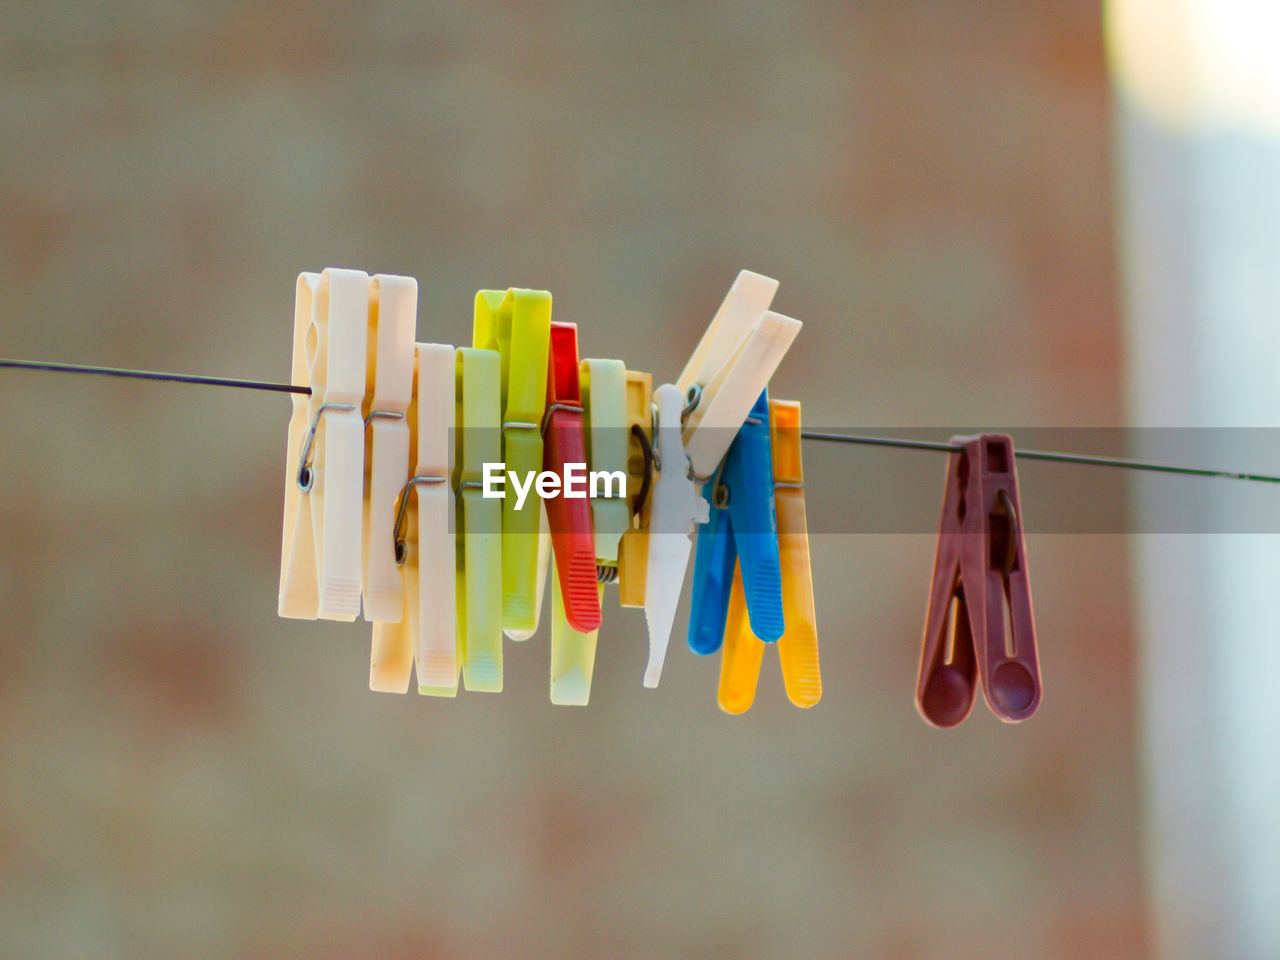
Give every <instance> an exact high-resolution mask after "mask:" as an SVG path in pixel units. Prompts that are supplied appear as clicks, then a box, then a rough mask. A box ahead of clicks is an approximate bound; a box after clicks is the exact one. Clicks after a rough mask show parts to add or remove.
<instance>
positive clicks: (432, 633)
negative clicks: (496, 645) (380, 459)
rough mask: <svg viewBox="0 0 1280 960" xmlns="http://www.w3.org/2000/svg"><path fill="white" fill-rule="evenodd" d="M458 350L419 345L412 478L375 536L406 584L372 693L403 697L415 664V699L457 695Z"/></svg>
mask: <svg viewBox="0 0 1280 960" xmlns="http://www.w3.org/2000/svg"><path fill="white" fill-rule="evenodd" d="M455 353H456V351H455V350H454V348H453V347H448V346H444V345H443V344H439V343H419V344H417V345H416V347H415V350H414V358H415V362H414V367H413V392H412V396H413V399H412V401H411V402H410V404H409V409H408V417H407V422H408V426H409V441H410V442H409V447H410V454H411V456H412V458H413V463H414V468H413V473H412V474H408V479H407V480H404V481H402V483H401V487H400V491H399V492H398V494H397V496H396V501H395V504H394V514H393V518H392V519H390V520H388V521H387V523H386V525H385V526H374V527H373V528H372V530H371V531H370V534H371V538H372V539H374V540H377V539H383V538H385V540H386V541H387V543H388V544H389V545H390V546H389V549H390V551H391V554H392V557H393V562H394V563H395V564H396V565H398V566H397V570H396V572H397V575H398V576H400V577H401V578H402V584H403V586H402V589H401V595H402V604H403V606H402V609H401V614H400V617H399V622H397V623H392V622H375V623H374V625H373V650H372V655H371V657H370V661H369V688H370V689H371V690H383V691H386V692H389V693H404V692H405V691H406V690H407V689H408V686H409V675H410V671H411V669H412V667H413V665H414V663H415V661H416V663H417V670H418V692H419V693H423V694H433V695H436V696H449V697H452V696H455V695H456V694H457V692H458V667H459V658H458V629H457V602H456V593H455V577H456V571H455V562H456V561H455V556H456V550H455V545H454V535H453V531H452V527H451V524H450V519H449V515H450V512H451V509H452V507H453V491H452V489H451V487H450V482H449V475H450V470H449V460H450V454H451V453H452V449H451V447H452V443H451V441H452V437H451V436H450V427H451V426H452V425H453V420H454V376H455V373H454V371H455V367H456V363H457V361H456V359H455Z"/></svg>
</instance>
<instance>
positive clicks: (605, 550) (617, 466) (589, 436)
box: [551, 360, 631, 706]
mask: <svg viewBox="0 0 1280 960" xmlns="http://www.w3.org/2000/svg"><path fill="white" fill-rule="evenodd" d="M578 383H579V385H580V387H581V391H582V419H583V432H584V439H585V441H586V452H587V470H588V471H589V474H590V476H592V477H593V478H595V477H598V475H599V474H600V473H605V474H608V475H609V476H608V477H605V478H600V479H598V480H597V481H596V483H595V485H594V486H593V487H592V488H590V489H589V490H588V492H589V493H590V495H591V521H592V531H593V533H594V535H595V552H596V564H597V565H598V567H601V568H610V569H612V570H615V571H616V569H617V566H618V541H619V540H620V539H621V537H622V535H623V533H625V532H626V531H627V529H628V528H629V527H630V525H631V510H630V508H629V507H628V506H627V499H626V496H627V436H628V434H627V369H626V365H625V364H624V363H623V362H622V361H621V360H583V361H582V362H581V363H580V364H579V366H578ZM551 579H552V584H553V586H552V595H551V702H552V703H556V704H568V705H576V706H584V705H585V704H586V703H587V700H588V699H589V697H590V695H591V675H592V671H593V669H594V667H595V660H596V639H597V636H598V634H599V630H592V631H591V632H590V633H581V632H579V631H577V630H574V629H573V627H571V626H570V625H569V622H568V620H567V619H566V617H565V612H564V603H563V601H562V599H561V596H560V578H559V577H552V578H551ZM596 589H597V590H598V591H599V595H600V597H601V599H602V600H603V598H604V585H603V584H600V585H598V586H597V588H596Z"/></svg>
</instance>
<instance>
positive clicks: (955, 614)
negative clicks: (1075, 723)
mask: <svg viewBox="0 0 1280 960" xmlns="http://www.w3.org/2000/svg"><path fill="white" fill-rule="evenodd" d="M951 442H952V444H953V445H957V446H963V448H964V449H963V450H960V451H957V452H955V453H952V454H951V455H950V458H949V463H948V468H947V487H946V493H945V496H944V500H943V504H942V519H941V522H940V524H939V533H938V547H937V552H936V553H935V555H934V564H933V582H932V586H931V589H930V594H929V608H928V612H927V614H926V618H925V634H924V650H923V652H922V655H921V659H920V677H919V681H918V683H917V685H916V706H917V708H918V709H919V711H920V714H921V716H922V717H924V719H925V720H927V721H928V722H929V723H931V724H933V725H934V726H937V727H953V726H955V725H956V724H958V723H960V722H961V721H962V720H964V718H965V717H967V716H968V715H969V712H970V710H972V708H973V702H974V698H975V694H976V688H977V684H978V683H981V684H982V688H983V692H984V695H985V697H986V700H987V705H988V706H989V707H990V708H991V711H992V712H993V713H994V714H995V715H996V716H997V717H999V718H1000V719H1001V720H1004V721H1006V722H1008V723H1014V722H1017V721H1020V720H1025V719H1027V718H1028V717H1030V716H1031V715H1032V714H1033V713H1035V711H1036V708H1037V707H1038V706H1039V704H1040V665H1039V658H1038V655H1037V651H1036V638H1035V618H1034V616H1033V613H1032V607H1031V588H1030V584H1029V581H1028V579H1027V558H1026V546H1025V544H1024V540H1023V524H1022V507H1021V501H1020V500H1019V497H1018V475H1017V469H1016V466H1015V463H1014V450H1013V441H1012V439H1010V438H1009V437H1008V436H1005V435H1003V434H980V435H978V436H973V437H952V438H951ZM1006 604H1007V606H1008V619H1009V625H1010V628H1011V632H1012V635H1011V636H1010V637H1009V638H1008V640H1007V641H1006V638H1005V630H1004V625H1005V605H1006Z"/></svg>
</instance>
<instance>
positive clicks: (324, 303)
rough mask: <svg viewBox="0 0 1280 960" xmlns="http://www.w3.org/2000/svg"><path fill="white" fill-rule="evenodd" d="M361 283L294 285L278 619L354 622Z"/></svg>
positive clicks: (306, 279) (302, 280) (352, 273)
mask: <svg viewBox="0 0 1280 960" xmlns="http://www.w3.org/2000/svg"><path fill="white" fill-rule="evenodd" d="M368 326H369V275H368V274H366V273H365V272H364V271H362V270H338V269H334V268H332V267H331V268H329V269H326V270H325V271H324V272H323V273H319V274H316V273H303V274H300V275H299V276H298V285H297V294H296V298H295V301H294V316H293V375H292V382H293V383H295V384H299V385H305V386H309V387H311V394H310V396H304V395H300V394H295V395H294V397H293V415H292V417H291V418H290V420H289V447H288V453H287V458H286V464H285V494H284V535H283V538H282V539H283V543H282V548H281V557H280V603H279V612H280V616H282V617H294V618H298V619H303V620H312V619H315V618H317V617H320V618H323V619H326V620H354V619H355V618H356V616H357V615H358V614H359V613H360V566H361V557H362V551H361V539H362V537H361V534H362V520H363V517H362V512H363V511H362V503H363V493H364V423H363V420H362V419H361V414H360V407H361V404H362V402H363V400H364V392H365V376H366V371H365V353H366V341H367V338H368Z"/></svg>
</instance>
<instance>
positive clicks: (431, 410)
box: [279, 269, 822, 712]
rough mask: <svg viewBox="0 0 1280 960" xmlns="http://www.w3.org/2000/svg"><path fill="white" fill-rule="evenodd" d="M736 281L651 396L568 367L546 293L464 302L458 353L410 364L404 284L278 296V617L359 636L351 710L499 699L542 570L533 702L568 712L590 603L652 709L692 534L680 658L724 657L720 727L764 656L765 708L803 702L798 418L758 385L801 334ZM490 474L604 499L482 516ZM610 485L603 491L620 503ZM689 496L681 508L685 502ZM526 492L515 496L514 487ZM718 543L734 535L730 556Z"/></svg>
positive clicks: (614, 378)
mask: <svg viewBox="0 0 1280 960" xmlns="http://www.w3.org/2000/svg"><path fill="white" fill-rule="evenodd" d="M777 286H778V285H777V282H776V281H774V280H771V279H769V278H767V277H763V276H760V275H759V274H754V273H750V272H748V271H743V272H742V273H741V274H740V275H739V276H738V278H737V280H736V281H735V283H734V284H733V287H732V288H731V289H730V291H729V293H728V295H727V297H726V298H725V300H724V303H723V304H722V305H721V307H720V309H719V310H718V311H717V313H716V315H715V317H714V319H713V320H712V321H711V324H710V326H709V327H708V329H707V331H706V333H705V334H704V336H703V337H702V340H701V341H700V342H699V344H698V347H697V349H696V350H695V351H694V353H693V356H692V357H691V359H690V360H689V362H688V364H687V365H686V367H685V369H684V371H683V373H681V375H680V377H679V378H678V379H677V380H676V382H675V383H674V384H672V383H666V384H663V385H661V386H659V387H658V388H657V389H656V390H655V389H653V386H652V377H651V375H650V374H648V373H642V372H639V371H635V370H628V369H627V368H626V366H625V364H624V363H623V362H622V361H620V360H592V359H583V360H579V357H578V331H577V326H576V325H575V324H572V323H560V322H553V321H552V319H551V296H550V294H549V293H546V292H545V291H538V290H523V289H510V290H505V291H497V290H492V291H491V290H482V291H480V292H479V293H478V294H477V295H476V301H475V322H474V337H473V346H470V347H452V346H445V345H441V344H433V343H415V342H414V337H415V330H416V320H417V283H416V282H415V281H414V280H413V279H411V278H408V277H398V276H387V275H375V276H373V277H370V276H369V275H368V274H366V273H364V272H363V271H358V270H339V269H328V270H325V271H324V272H323V273H319V274H316V273H303V274H302V275H301V276H299V278H298V284H297V299H296V304H295V314H294V344H293V380H292V382H293V383H294V384H297V385H305V386H307V387H309V388H310V393H309V394H308V395H296V396H295V397H294V400H293V403H294V408H293V416H292V418H291V420H290V423H289V440H288V463H287V468H286V482H285V514H284V538H283V550H282V560H281V573H280V605H279V611H280V614H281V615H282V616H286V617H297V618H304V619H314V618H317V617H319V618H324V619H333V620H353V619H355V618H356V617H357V616H358V615H359V614H360V612H361V609H362V608H363V614H364V618H365V619H366V620H369V621H372V622H373V624H374V626H373V649H372V656H371V663H370V687H371V688H372V689H375V690H383V691H394V692H401V693H403V692H405V691H406V690H407V689H408V687H409V684H410V679H411V676H412V674H413V673H414V671H415V670H416V675H417V685H418V691H419V693H423V694H433V695H443V696H453V695H455V694H456V693H457V690H458V678H459V675H461V678H462V683H463V685H464V687H465V688H466V689H467V690H479V691H500V690H501V689H502V645H503V636H504V634H505V635H506V636H507V637H509V638H511V639H514V640H524V639H527V638H529V637H530V636H531V635H532V634H533V633H534V631H535V629H536V627H537V625H538V622H539V619H540V615H541V608H542V605H543V593H544V584H545V581H546V579H547V571H548V568H549V566H552V565H551V564H550V563H549V559H550V557H552V556H553V557H554V560H555V562H554V565H553V569H554V573H553V574H552V576H551V599H550V601H549V606H550V618H551V700H552V701H553V702H554V703H561V704H585V703H586V702H587V700H588V697H589V695H590V689H591V677H592V671H593V667H594V663H595V653H596V642H597V634H598V631H599V628H600V621H601V601H602V598H603V592H604V588H605V585H606V584H610V583H616V584H617V587H618V594H619V600H620V603H621V605H622V606H624V607H643V608H644V611H645V617H646V620H647V624H648V630H649V662H648V665H647V667H646V670H645V674H644V683H645V685H646V686H649V687H654V686H657V684H658V680H659V677H660V675H661V672H662V666H663V662H664V660H665V657H666V651H667V646H668V640H669V637H670V633H671V630H672V626H673V623H674V620H675V613H676V607H677V605H678V602H679V599H680V594H681V590H682V588H683V583H684V579H685V571H686V568H687V566H688V562H689V556H690V552H691V549H692V546H693V544H692V542H691V540H690V535H691V534H693V533H694V532H695V530H696V531H697V544H698V547H697V559H696V562H695V564H694V585H693V608H692V616H691V620H690V627H689V642H690V646H691V647H692V648H693V649H694V650H696V651H697V652H698V653H702V654H710V653H713V652H715V651H716V650H720V649H721V648H723V651H724V654H723V660H722V668H721V681H720V704H721V706H722V707H723V708H724V709H725V710H728V711H730V712H741V711H743V710H746V709H747V708H748V707H749V706H750V705H751V702H752V700H753V698H754V695H755V688H756V681H757V677H758V674H759V669H760V662H761V657H762V654H763V649H764V645H765V643H771V642H774V641H777V646H778V650H779V654H780V656H781V661H782V667H783V676H784V679H785V684H786V689H787V693H788V696H789V697H790V698H791V700H792V702H794V703H796V704H797V705H799V706H803V707H808V706H812V705H813V704H815V703H817V702H818V700H819V699H820V698H821V695H822V685H821V679H820V676H819V669H818V638H817V625H816V619H815V614H814V603H813V584H812V578H811V573H810V564H809V545H808V532H807V525H806V520H805V508H804V488H803V474H802V469H801V459H800V405H799V404H798V403H796V402H793V401H784V400H769V399H768V398H767V386H768V382H769V379H770V377H772V375H773V372H774V371H775V370H776V368H777V366H778V364H779V362H780V361H781V360H782V357H783V356H784V355H785V354H786V352H787V349H788V348H789V347H790V345H791V343H792V341H793V340H794V339H795V337H796V334H797V333H798V332H799V330H800V322H799V321H797V320H793V319H791V318H789V317H784V316H782V315H781V314H778V313H774V312H772V311H770V310H769V305H770V303H771V302H772V299H773V294H774V292H775V291H776V289H777ZM494 465H500V466H501V469H502V471H503V472H506V471H510V476H511V479H512V481H513V482H514V483H515V484H516V485H518V484H519V480H518V477H520V476H527V477H533V476H534V475H535V474H540V473H541V474H551V475H553V476H557V477H568V476H570V475H571V473H572V467H573V465H577V466H579V467H583V466H585V468H586V470H587V471H589V472H590V475H591V477H592V479H593V481H594V479H595V478H596V477H597V476H602V477H606V478H607V477H617V478H618V481H619V482H618V483H617V485H616V489H614V490H612V491H611V492H612V495H603V494H602V491H600V490H599V488H598V486H594V485H593V491H592V492H593V493H594V494H595V495H591V496H582V497H572V496H570V495H569V493H570V490H569V483H568V481H567V480H566V481H565V482H564V484H563V486H562V487H561V488H559V489H558V490H553V491H552V492H551V495H549V496H548V495H544V487H543V485H542V484H541V482H539V484H538V488H537V495H529V496H527V497H526V498H523V502H520V498H517V497H516V496H511V495H505V496H503V497H502V498H501V499H499V498H497V497H494V496H490V495H488V494H490V493H491V488H490V487H487V486H486V478H487V475H488V474H489V473H490V472H491V470H492V467H493V466H494ZM623 481H625V483H624V482H623ZM699 485H701V486H699ZM525 489H526V492H527V491H528V482H527V481H526V488H525ZM735 530H736V536H735Z"/></svg>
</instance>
